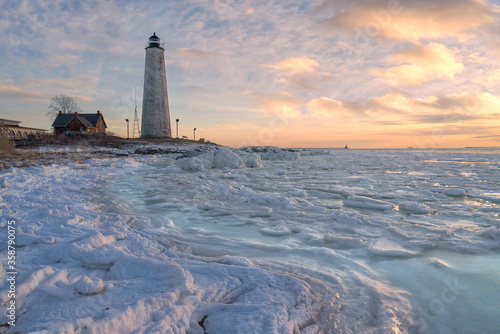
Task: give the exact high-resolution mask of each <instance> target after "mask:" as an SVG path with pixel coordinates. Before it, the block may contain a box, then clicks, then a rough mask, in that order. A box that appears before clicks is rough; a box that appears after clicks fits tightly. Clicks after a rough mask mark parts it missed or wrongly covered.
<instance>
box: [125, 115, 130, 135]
mask: <svg viewBox="0 0 500 334" xmlns="http://www.w3.org/2000/svg"><path fill="white" fill-rule="evenodd" d="M125 121H126V122H127V139H129V138H130V137H129V135H128V118H127V119H126V120H125Z"/></svg>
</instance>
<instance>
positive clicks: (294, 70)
mask: <svg viewBox="0 0 500 334" xmlns="http://www.w3.org/2000/svg"><path fill="white" fill-rule="evenodd" d="M266 66H268V67H271V68H273V69H274V70H275V71H276V72H278V74H279V75H280V79H279V82H281V83H286V84H290V85H291V86H292V87H291V88H292V89H295V90H297V89H298V90H301V91H304V90H305V91H321V90H322V88H321V85H322V84H324V83H326V82H328V81H330V80H331V79H333V76H332V75H331V74H330V73H327V72H322V71H321V67H320V65H319V63H318V62H317V61H316V60H314V59H311V58H307V57H300V58H288V59H285V60H283V61H281V62H278V63H274V64H270V65H266Z"/></svg>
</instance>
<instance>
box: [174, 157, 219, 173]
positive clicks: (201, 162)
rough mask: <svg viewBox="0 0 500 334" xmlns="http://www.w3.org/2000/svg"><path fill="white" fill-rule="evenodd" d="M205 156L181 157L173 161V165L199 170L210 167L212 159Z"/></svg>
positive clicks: (187, 169) (183, 168)
mask: <svg viewBox="0 0 500 334" xmlns="http://www.w3.org/2000/svg"><path fill="white" fill-rule="evenodd" d="M207 158H209V157H207V156H197V157H193V158H182V159H179V160H177V161H176V162H175V166H177V167H179V168H181V169H182V170H186V171H199V170H204V169H206V168H211V167H212V161H211V160H210V159H207Z"/></svg>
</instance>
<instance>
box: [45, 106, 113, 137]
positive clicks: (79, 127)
mask: <svg viewBox="0 0 500 334" xmlns="http://www.w3.org/2000/svg"><path fill="white" fill-rule="evenodd" d="M52 126H53V127H54V135H56V136H57V135H60V134H62V133H64V132H66V131H71V132H80V133H84V132H91V133H92V132H93V133H97V132H100V133H105V132H106V128H107V126H106V122H105V121H104V117H103V116H102V114H101V112H100V111H99V110H97V113H96V114H79V113H77V112H75V113H74V114H63V113H62V112H59V115H57V117H56V119H55V120H54V123H52Z"/></svg>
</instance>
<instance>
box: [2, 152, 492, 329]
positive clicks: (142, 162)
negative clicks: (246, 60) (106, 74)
mask: <svg viewBox="0 0 500 334" xmlns="http://www.w3.org/2000/svg"><path fill="white" fill-rule="evenodd" d="M165 152H166V149H162V150H161V152H158V154H157V155H154V154H153V153H151V154H153V155H149V154H145V155H142V154H141V155H136V156H133V155H132V156H131V157H129V158H127V159H120V158H112V159H90V160H87V161H86V162H85V163H83V164H77V163H70V164H65V165H51V166H38V167H29V168H11V169H8V170H6V171H4V172H2V173H0V185H1V186H0V198H1V201H0V210H2V216H5V217H9V218H10V219H15V220H16V222H17V224H18V235H17V240H18V242H19V245H21V246H23V247H22V248H19V254H20V256H19V276H18V284H19V285H18V289H19V294H18V300H19V309H18V312H19V313H18V314H20V316H19V318H18V322H17V324H16V330H21V331H24V332H34V331H44V330H46V331H48V332H55V331H56V330H59V331H61V332H83V331H84V329H85V330H86V331H88V332H95V333H105V332H133V331H135V332H154V331H158V332H163V333H184V332H186V331H189V332H191V333H203V332H205V333H238V332H240V333H252V332H259V333H260V332H264V331H269V332H276V333H299V332H300V333H320V332H323V333H329V332H332V333H336V332H339V331H342V332H345V333H407V332H412V333H451V332H453V333H469V332H471V331H477V332H482V333H495V330H496V329H497V328H498V325H499V322H498V320H497V319H499V318H500V313H499V312H500V311H499V309H500V308H499V307H497V306H498V305H496V304H495V303H496V302H495V301H497V300H499V298H497V297H494V296H496V295H495V293H497V292H495V291H499V289H498V287H499V285H498V284H499V283H498V281H497V279H496V277H498V276H499V275H500V270H499V268H500V261H499V257H498V252H499V250H500V229H499V225H500V224H499V215H500V207H499V205H498V201H497V200H496V199H497V196H496V194H498V182H499V176H498V175H500V173H499V172H500V167H499V160H500V159H499V154H498V153H499V152H498V151H490V150H486V151H484V150H483V151H481V150H468V151H467V150H422V151H419V150H366V151H364V150H331V151H329V150H327V151H325V150H310V151H309V150H303V151H300V152H293V151H281V150H279V149H277V148H272V149H268V148H246V149H242V150H237V151H231V150H229V149H227V148H225V149H223V150H209V151H206V152H203V150H201V151H200V150H198V151H196V148H189V149H187V150H184V153H182V152H181V153H168V154H165ZM189 152H195V153H193V154H192V153H189ZM220 152H222V153H220ZM283 152H286V153H283ZM160 154H161V155H160ZM181 154H184V155H186V156H185V157H183V158H180V159H178V160H176V158H177V157H179V156H180V155H181ZM189 155H191V156H189ZM217 156H218V157H219V158H218V160H217V159H216V157H217ZM195 159H198V162H196V161H195ZM201 159H204V160H205V162H202V161H201ZM180 161H185V164H186V166H188V167H187V168H182V165H183V162H180ZM485 162H488V163H485ZM192 166H194V167H196V166H200V168H198V167H196V168H193V167H192ZM423 171H425V172H423ZM446 189H459V190H460V193H461V194H462V195H460V194H458V191H457V190H453V191H452V192H453V194H451V193H448V194H447V192H449V191H446ZM461 190H463V192H462V191H461ZM457 194H458V195H460V196H457ZM349 201H351V202H355V203H354V204H356V205H346V202H347V203H348V204H349ZM351 204H352V203H351ZM374 209H376V210H374ZM1 224H2V225H0V231H3V232H5V221H3V222H1ZM5 251H6V249H5V248H2V262H4V259H5V254H6V252H5ZM461 258H463V259H467V260H463V261H462V260H458V259H461ZM0 272H2V271H1V270H0ZM2 273H3V275H5V272H4V271H3V272H2ZM464 286H466V288H463V287H464ZM445 288H447V289H448V290H446V291H445V292H443V291H444V289H445ZM462 288H463V289H462ZM453 289H454V290H453ZM457 291H458V293H455V292H457ZM443 296H444V297H443ZM492 296H493V297H492ZM453 297H455V298H453ZM443 298H444V299H443ZM0 299H1V301H2V305H4V304H5V301H6V300H7V297H6V289H5V286H3V287H2V289H1V290H0ZM3 308H5V307H3ZM4 314H5V312H3V313H2V316H3V315H4ZM28 314H29V317H28V316H23V315H28ZM0 321H2V323H4V322H6V319H4V318H1V319H0Z"/></svg>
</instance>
